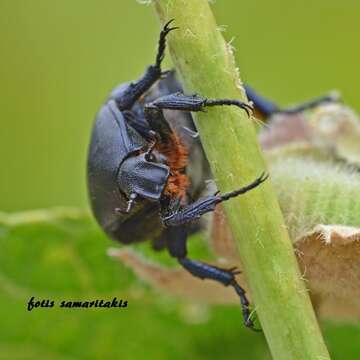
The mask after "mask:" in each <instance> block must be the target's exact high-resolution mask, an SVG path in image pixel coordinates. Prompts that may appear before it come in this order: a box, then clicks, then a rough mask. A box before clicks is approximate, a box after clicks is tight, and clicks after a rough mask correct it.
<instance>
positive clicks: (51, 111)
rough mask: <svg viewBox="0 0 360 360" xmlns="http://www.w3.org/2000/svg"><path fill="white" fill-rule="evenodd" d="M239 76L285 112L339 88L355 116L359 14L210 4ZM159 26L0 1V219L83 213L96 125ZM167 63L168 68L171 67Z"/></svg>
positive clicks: (147, 20)
mask: <svg viewBox="0 0 360 360" xmlns="http://www.w3.org/2000/svg"><path fill="white" fill-rule="evenodd" d="M213 9H214V13H215V15H216V18H217V21H218V24H221V25H226V27H227V31H226V32H225V33H224V35H225V37H226V38H227V40H231V39H232V38H233V37H234V40H233V45H234V46H235V48H236V49H237V50H236V53H235V55H236V59H237V62H238V65H239V67H240V71H241V74H242V77H243V79H244V80H246V81H247V82H249V83H251V84H252V85H253V86H255V87H256V88H257V89H259V91H261V92H263V93H264V94H266V95H269V96H271V97H272V98H273V99H275V100H276V101H278V102H279V103H281V104H288V103H293V102H297V101H300V100H304V99H307V98H311V97H312V96H315V95H319V94H321V93H323V92H325V91H327V90H329V89H333V88H336V89H339V90H340V91H341V92H342V94H343V95H344V98H345V101H346V102H347V103H349V104H350V105H351V106H353V107H355V108H356V109H357V110H360V101H358V94H357V92H358V86H359V83H360V73H359V71H358V66H359V63H360V50H359V27H358V17H359V14H360V3H359V2H358V1H355V0H344V1H342V2H337V1H336V2H335V1H333V0H316V1H294V0H293V1H285V0H283V1H279V0H276V1H271V2H268V1H265V0H261V1H260V0H257V1H230V0H222V1H220V0H218V1H216V2H214V3H213ZM158 32H159V23H158V20H157V18H156V17H155V15H154V11H153V8H152V7H151V6H144V5H139V3H138V2H136V1H135V0H121V1H120V0H118V1H95V0H88V1H68V0H63V1H48V0H34V1H21V0H18V1H1V5H0V37H1V38H0V54H1V56H0V79H1V89H0V118H1V131H0V163H1V166H2V171H1V177H0V209H2V210H8V211H16V210H20V209H32V208H43V207H45V208H46V207H49V206H54V205H74V206H81V207H85V206H87V199H86V189H85V162H86V151H87V145H88V139H89V132H90V129H91V126H92V121H93V118H94V115H95V113H96V111H97V110H98V108H99V105H100V104H101V102H102V101H103V100H104V98H105V97H106V95H107V94H108V92H109V90H110V89H111V88H112V87H114V86H115V85H116V84H117V83H119V82H123V81H127V80H130V79H135V78H137V77H138V76H139V75H140V74H141V73H142V72H143V70H144V68H145V66H146V65H148V64H150V63H151V62H152V61H153V59H154V56H155V48H156V41H157V36H158ZM168 64H169V62H168Z"/></svg>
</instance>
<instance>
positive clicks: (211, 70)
mask: <svg viewBox="0 0 360 360" xmlns="http://www.w3.org/2000/svg"><path fill="white" fill-rule="evenodd" d="M154 5H155V8H156V11H157V13H158V15H159V17H160V19H161V22H162V23H165V22H166V21H167V20H169V19H172V18H174V19H175V22H174V24H175V25H176V26H179V27H180V29H178V30H177V31H174V32H172V33H171V35H169V38H168V43H169V48H170V53H171V56H172V60H173V62H174V64H175V66H176V69H177V71H178V72H179V74H180V76H181V77H182V80H183V84H184V87H185V89H186V91H187V92H188V93H190V94H191V93H199V94H201V95H203V96H206V97H208V98H230V99H231V98H236V99H240V100H244V101H246V97H245V93H244V90H243V88H242V86H241V83H240V80H239V77H238V73H237V70H236V67H235V64H234V59H233V55H232V52H231V51H230V49H229V46H227V44H226V42H225V41H224V39H223V37H222V35H221V33H220V31H219V30H218V28H217V26H216V22H215V20H214V17H213V15H212V12H211V10H210V7H209V5H208V1H206V0H193V1H191V0H155V1H154ZM246 36H248V35H246ZM253 122H254V120H253V119H249V118H248V117H247V115H246V113H245V112H244V111H242V110H241V109H238V108H235V107H221V108H220V107H218V108H211V109H208V110H207V112H206V113H200V114H197V115H196V126H197V128H198V130H199V131H200V136H201V141H202V143H203V145H204V148H205V151H206V155H207V157H208V159H209V162H210V164H211V169H212V172H213V175H214V178H215V180H216V183H217V185H218V187H219V189H220V190H221V192H223V193H224V192H226V191H231V190H234V189H237V188H239V187H241V186H243V185H245V184H247V183H249V182H251V181H253V180H254V179H255V178H256V177H258V176H259V175H260V174H261V173H262V172H263V171H264V170H265V169H266V167H265V163H264V160H263V158H262V155H261V151H260V148H259V145H258V142H257V138H256V132H255V129H254V124H253ZM224 207H225V212H226V215H227V219H228V221H229V223H230V226H231V229H232V231H233V234H234V236H235V239H236V243H237V247H238V250H239V253H240V256H241V259H242V262H243V266H244V272H245V274H246V276H247V279H248V282H249V284H250V288H251V292H252V297H253V299H254V301H255V304H256V311H257V313H258V316H259V319H260V322H261V325H262V328H263V330H264V333H265V337H266V339H267V341H268V344H269V347H270V350H271V353H272V355H273V357H274V358H275V359H286V360H290V359H292V360H293V359H312V360H313V359H329V354H328V351H327V349H326V347H325V345H324V342H323V339H322V335H321V332H320V330H319V326H318V324H317V321H316V318H315V315H314V311H313V309H312V306H311V303H310V299H309V296H308V293H307V290H306V288H305V285H304V283H303V281H302V279H301V277H300V273H299V270H298V266H297V263H296V260H295V256H294V253H293V248H292V245H291V241H290V239H289V236H288V234H287V230H286V227H285V225H284V221H283V216H282V214H281V211H280V208H279V205H278V201H277V198H276V195H275V193H274V190H273V187H272V185H271V180H268V181H266V182H265V183H264V184H262V185H261V186H260V187H259V188H257V189H256V190H253V191H251V192H250V193H248V194H246V195H244V196H241V197H238V198H236V199H234V200H231V201H228V202H226V203H225V204H224ZM239 326H242V324H239ZM254 336H256V335H254Z"/></svg>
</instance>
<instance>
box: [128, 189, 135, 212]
mask: <svg viewBox="0 0 360 360" xmlns="http://www.w3.org/2000/svg"><path fill="white" fill-rule="evenodd" d="M136 198H137V194H136V193H131V194H130V200H129V201H128V203H127V208H126V213H127V214H128V213H129V212H130V211H131V209H132V208H133V207H134V205H135V200H136Z"/></svg>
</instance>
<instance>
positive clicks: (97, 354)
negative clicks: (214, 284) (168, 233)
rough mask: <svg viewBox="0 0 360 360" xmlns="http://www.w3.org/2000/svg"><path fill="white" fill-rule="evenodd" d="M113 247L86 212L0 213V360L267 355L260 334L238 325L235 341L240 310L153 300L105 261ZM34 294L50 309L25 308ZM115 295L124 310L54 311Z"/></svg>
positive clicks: (154, 297)
mask: <svg viewBox="0 0 360 360" xmlns="http://www.w3.org/2000/svg"><path fill="white" fill-rule="evenodd" d="M194 242H195V241H194ZM114 245H115V244H114V243H113V242H111V241H110V240H108V239H106V237H105V235H104V234H103V233H102V232H101V230H100V229H99V228H98V226H97V225H96V224H95V223H94V222H93V221H92V220H91V219H90V217H89V215H88V214H86V213H83V212H79V211H74V210H64V209H63V210H61V209H60V210H53V211H34V212H28V213H22V214H12V215H5V214H2V215H0V264H1V265H0V317H1V319H2V324H1V328H0V339H1V341H0V358H1V359H36V358H46V359H56V360H57V359H99V358H101V359H110V358H121V359H141V358H144V356H145V354H146V358H149V359H151V358H156V359H169V358H170V357H171V358H172V359H184V358H189V357H190V358H195V359H205V358H206V359H211V358H214V359H215V358H219V357H220V356H225V357H226V358H228V359H232V358H234V359H235V358H237V357H238V356H239V354H240V355H241V354H243V355H244V356H245V354H246V356H247V358H248V359H259V358H261V359H262V358H264V354H266V347H265V344H264V342H263V338H262V336H261V335H260V336H255V335H254V334H253V333H251V332H249V331H248V330H246V329H244V330H243V331H240V333H241V337H240V338H239V331H238V328H239V324H242V316H241V312H240V310H239V308H238V307H237V306H235V307H217V308H213V309H212V308H209V307H206V306H203V305H196V304H189V303H185V302H177V301H176V300H175V299H173V298H170V297H168V296H166V295H164V294H159V293H158V292H155V291H153V290H151V289H149V288H148V287H146V286H145V285H143V284H141V283H140V282H139V281H138V280H137V279H136V278H135V276H134V275H133V274H132V272H131V271H130V270H128V269H126V268H125V267H123V266H122V265H121V264H119V263H118V262H115V261H113V260H112V259H111V258H109V257H108V256H107V255H106V251H107V248H108V247H110V246H114ZM146 247H148V245H147V244H144V246H143V248H146ZM146 252H148V250H146ZM32 296H34V297H35V299H39V300H42V299H49V300H54V301H55V306H54V307H52V308H36V309H33V310H32V311H30V312H29V311H28V310H27V303H28V301H29V299H30V298H31V297H32ZM113 297H117V298H118V299H125V300H128V302H129V305H128V307H127V308H120V309H118V308H112V309H106V308H97V309H93V308H92V309H66V308H59V306H58V304H59V302H60V301H62V300H87V299H89V300H93V299H104V300H112V298H113ZM240 327H241V326H240ZM235 329H236V331H234V330H235Z"/></svg>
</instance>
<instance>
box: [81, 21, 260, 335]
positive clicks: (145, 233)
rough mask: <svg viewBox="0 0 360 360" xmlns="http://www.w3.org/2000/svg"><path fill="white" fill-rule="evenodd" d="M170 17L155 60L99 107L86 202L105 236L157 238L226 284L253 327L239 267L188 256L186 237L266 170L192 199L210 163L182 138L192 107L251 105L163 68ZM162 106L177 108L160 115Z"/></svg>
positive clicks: (194, 270)
mask: <svg viewBox="0 0 360 360" xmlns="http://www.w3.org/2000/svg"><path fill="white" fill-rule="evenodd" d="M170 23H171V21H169V22H168V23H167V24H166V25H165V26H164V28H163V29H162V31H161V33H160V39H159V44H158V53H157V56H156V61H155V65H151V66H149V67H148V68H147V70H146V72H145V74H144V75H143V76H142V77H141V78H140V79H139V80H138V81H136V82H131V83H126V84H122V85H120V86H118V87H116V88H115V89H114V90H113V91H112V93H111V94H110V97H109V98H108V100H107V101H106V102H105V104H104V105H103V106H102V108H101V109H100V111H99V113H98V114H97V117H96V121H95V125H94V128H93V132H92V138H91V143H90V149H89V157H88V187H89V194H90V200H91V206H92V210H93V212H94V215H95V217H96V219H97V221H98V223H99V224H100V225H101V227H102V228H103V230H104V231H105V232H106V233H107V234H108V235H109V236H110V237H111V238H113V239H115V240H118V241H120V242H122V243H125V244H128V243H132V242H137V241H143V240H147V239H160V240H161V239H163V240H164V242H165V244H166V246H167V248H168V250H169V253H170V255H171V256H173V257H175V258H177V259H178V261H179V263H180V264H181V265H182V266H183V267H184V268H185V269H186V270H187V271H189V272H190V273H191V274H193V275H194V276H196V277H199V278H201V279H213V280H215V281H218V282H220V283H222V284H223V285H225V286H232V287H233V288H234V289H235V291H236V292H237V294H238V295H239V297H240V301H241V305H242V312H243V316H244V321H245V325H246V326H248V327H250V328H253V322H252V320H251V318H250V310H249V302H248V300H247V298H246V296H245V291H244V290H243V289H242V287H241V286H240V285H239V284H238V283H237V281H236V279H235V275H236V273H237V271H236V270H235V269H227V270H226V269H221V268H218V267H214V266H211V265H208V264H205V263H202V262H199V261H195V260H191V259H189V258H188V257H187V252H186V239H187V235H188V233H189V232H191V231H193V230H194V229H195V228H196V226H195V227H194V225H191V223H192V222H193V221H194V220H197V219H199V218H200V217H201V215H203V214H205V213H208V212H211V211H213V210H214V209H215V207H216V205H217V204H219V203H221V202H223V201H226V200H228V199H230V198H232V197H235V196H238V195H240V194H244V193H246V192H247V191H249V190H251V189H254V188H255V187H257V186H258V185H260V184H261V183H262V182H263V181H265V180H266V179H267V175H265V174H262V175H261V176H260V177H259V178H257V179H256V180H255V181H253V182H252V183H251V184H249V185H247V186H245V187H243V188H240V189H238V190H235V191H233V192H230V193H227V194H224V195H220V194H218V193H216V194H214V195H208V196H204V197H201V198H200V199H199V200H197V201H195V202H191V198H192V197H197V196H198V195H199V194H200V193H201V192H202V190H203V188H204V185H203V183H204V179H206V177H207V176H208V172H209V170H208V165H207V163H206V161H204V159H205V156H204V154H203V152H202V148H201V144H200V142H199V140H197V139H193V138H192V137H191V136H190V137H189V136H187V138H191V140H194V141H189V143H187V141H186V140H184V138H186V136H184V134H185V133H187V132H190V134H191V133H192V131H194V129H195V128H194V125H193V122H192V119H191V115H190V112H191V111H203V110H204V109H205V108H206V107H209V106H217V105H234V106H237V107H239V108H241V109H243V110H244V111H246V112H247V113H248V114H249V112H250V111H251V109H252V108H251V106H250V105H248V104H245V103H243V102H240V101H239V100H230V99H206V98H203V97H201V96H198V95H192V96H187V95H184V94H183V93H182V92H181V91H180V90H181V88H180V86H179V85H178V83H177V82H176V80H175V77H174V74H173V73H171V72H170V73H169V72H162V71H161V62H162V60H163V58H164V51H165V43H166V36H167V34H168V33H169V32H170V31H172V30H174V29H176V28H174V27H170ZM150 88H151V89H150ZM164 110H180V111H178V112H176V114H177V115H176V116H174V115H172V114H174V113H175V112H169V113H167V114H166V118H165V116H164ZM171 113H172V114H171ZM187 135H188V134H187ZM191 142H192V144H191ZM189 152H190V153H189ZM192 152H194V153H197V154H198V155H197V156H198V161H197V160H196V158H192ZM197 163H198V164H197ZM204 164H205V165H204ZM194 166H195V167H196V166H198V167H199V168H203V169H200V175H199V171H194V172H192V173H193V174H197V177H198V179H196V176H195V175H192V174H191V171H189V168H191V167H194ZM190 181H191V185H190Z"/></svg>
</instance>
